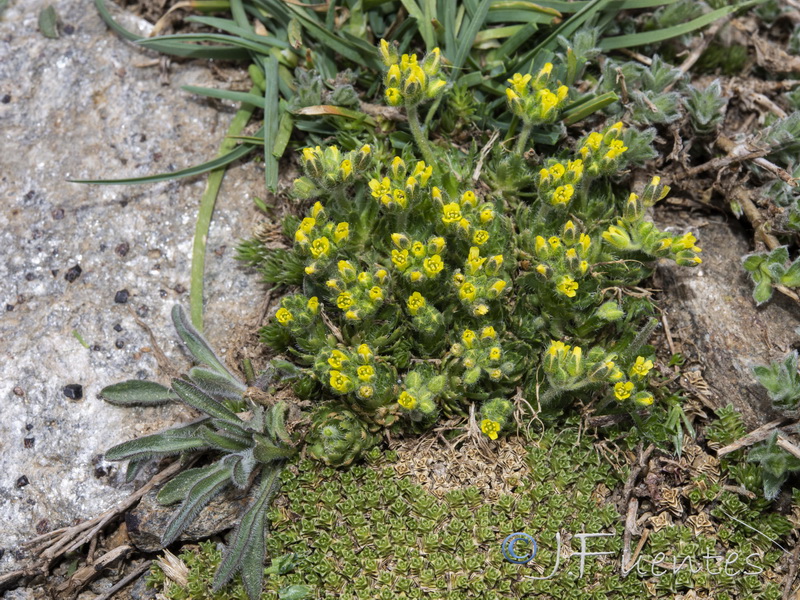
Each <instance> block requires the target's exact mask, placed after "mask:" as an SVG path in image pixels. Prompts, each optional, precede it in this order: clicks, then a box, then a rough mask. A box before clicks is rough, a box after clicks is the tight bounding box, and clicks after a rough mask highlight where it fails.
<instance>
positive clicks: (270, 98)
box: [264, 56, 281, 194]
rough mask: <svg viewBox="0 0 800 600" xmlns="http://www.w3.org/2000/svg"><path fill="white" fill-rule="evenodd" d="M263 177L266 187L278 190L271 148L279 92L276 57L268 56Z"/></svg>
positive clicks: (276, 134) (265, 65) (273, 190)
mask: <svg viewBox="0 0 800 600" xmlns="http://www.w3.org/2000/svg"><path fill="white" fill-rule="evenodd" d="M264 77H265V79H266V85H265V91H264V177H265V180H266V184H267V189H268V190H269V191H271V192H272V193H273V194H274V193H275V192H277V191H278V159H277V158H276V157H275V156H274V154H273V152H272V150H273V148H275V140H276V139H277V137H278V125H279V123H280V119H281V115H280V92H279V89H278V86H279V82H278V59H277V58H275V57H274V56H268V57H267V58H266V60H265V61H264Z"/></svg>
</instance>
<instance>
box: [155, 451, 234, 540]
mask: <svg viewBox="0 0 800 600" xmlns="http://www.w3.org/2000/svg"><path fill="white" fill-rule="evenodd" d="M230 476H231V471H230V468H229V467H226V466H224V465H221V464H220V463H217V464H216V469H214V470H213V471H210V472H209V474H208V475H206V477H204V478H202V479H200V480H199V481H197V482H196V483H195V484H194V485H193V486H192V487H191V489H190V490H189V493H188V494H187V495H186V499H185V500H184V501H183V504H181V507H180V508H179V509H178V510H177V512H176V513H175V515H174V516H173V517H172V519H171V520H170V522H169V523H168V524H167V527H166V529H165V530H164V534H163V535H162V536H161V545H162V546H169V545H170V544H171V543H172V542H174V541H175V540H176V539H178V536H179V535H180V534H181V532H182V531H183V530H184V529H186V526H187V525H189V523H191V522H192V521H193V520H194V518H195V517H196V516H197V513H199V512H200V511H201V510H202V509H203V507H204V506H205V505H206V504H208V503H209V502H210V501H211V500H212V499H213V498H214V496H216V495H217V494H218V493H220V492H221V491H222V490H223V489H224V488H225V486H226V485H227V484H228V480H229V479H230Z"/></svg>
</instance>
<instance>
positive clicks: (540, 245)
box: [533, 235, 547, 254]
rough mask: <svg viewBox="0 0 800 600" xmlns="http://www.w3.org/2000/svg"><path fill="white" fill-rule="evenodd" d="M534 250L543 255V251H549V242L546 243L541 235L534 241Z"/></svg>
mask: <svg viewBox="0 0 800 600" xmlns="http://www.w3.org/2000/svg"><path fill="white" fill-rule="evenodd" d="M533 249H534V250H535V251H536V254H541V253H542V251H543V250H546V249H547V242H545V240H544V238H543V237H542V236H540V235H537V236H536V240H535V241H534V245H533Z"/></svg>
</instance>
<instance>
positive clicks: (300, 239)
mask: <svg viewBox="0 0 800 600" xmlns="http://www.w3.org/2000/svg"><path fill="white" fill-rule="evenodd" d="M294 241H295V242H297V243H298V244H307V243H308V236H307V235H306V234H305V233H304V232H302V231H300V230H299V229H298V230H297V231H296V232H295V234H294Z"/></svg>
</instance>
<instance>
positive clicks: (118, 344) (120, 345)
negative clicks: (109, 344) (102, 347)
mask: <svg viewBox="0 0 800 600" xmlns="http://www.w3.org/2000/svg"><path fill="white" fill-rule="evenodd" d="M114 345H115V346H116V347H117V348H119V349H120V350H121V349H122V348H124V347H125V340H122V339H119V340H117V341H116V342H114Z"/></svg>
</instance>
